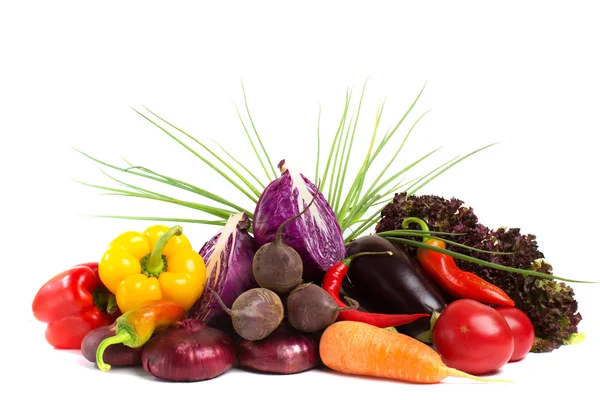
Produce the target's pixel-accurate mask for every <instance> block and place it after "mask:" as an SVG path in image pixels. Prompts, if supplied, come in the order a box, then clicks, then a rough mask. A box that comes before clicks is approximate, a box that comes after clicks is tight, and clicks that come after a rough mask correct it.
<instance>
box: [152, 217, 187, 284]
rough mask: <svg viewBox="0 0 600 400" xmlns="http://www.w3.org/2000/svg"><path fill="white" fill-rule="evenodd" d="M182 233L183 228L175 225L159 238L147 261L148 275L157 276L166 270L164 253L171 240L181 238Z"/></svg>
mask: <svg viewBox="0 0 600 400" xmlns="http://www.w3.org/2000/svg"><path fill="white" fill-rule="evenodd" d="M182 233H183V228H182V227H181V226H179V225H175V226H174V227H172V228H171V229H169V230H168V231H167V232H165V233H164V234H163V235H162V236H161V237H160V238H158V240H157V241H156V244H155V245H154V248H153V249H152V252H151V253H150V257H148V259H147V260H146V265H145V270H146V274H148V275H150V276H157V275H160V273H161V272H163V271H164V270H165V262H164V259H163V254H162V252H163V250H164V248H165V246H166V245H167V243H168V242H169V239H171V238H172V237H173V236H179V235H181V234H182Z"/></svg>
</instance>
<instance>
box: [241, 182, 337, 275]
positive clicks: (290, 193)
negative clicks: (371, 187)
mask: <svg viewBox="0 0 600 400" xmlns="http://www.w3.org/2000/svg"><path fill="white" fill-rule="evenodd" d="M297 176H299V177H300V178H301V182H295V181H293V177H292V175H291V174H290V171H289V170H286V171H285V172H283V173H282V174H281V176H280V177H279V178H277V179H275V180H274V181H272V182H271V183H270V184H269V185H267V187H266V188H265V190H264V191H263V193H262V195H261V196H260V198H259V199H258V202H257V204H256V208H255V210H254V219H253V220H252V232H253V234H254V238H255V240H256V242H257V243H258V245H260V246H262V245H263V244H265V243H268V242H272V241H273V240H275V235H276V232H277V229H278V228H279V226H280V225H281V224H282V223H283V222H285V221H286V220H288V219H289V218H291V217H293V216H294V215H296V214H298V213H300V212H301V211H302V210H303V208H304V207H306V206H307V205H308V203H309V202H310V200H311V199H312V196H314V194H315V193H316V192H317V187H316V186H315V185H314V184H313V183H312V182H311V181H310V180H309V179H307V178H306V177H304V176H303V175H302V174H298V175H297ZM296 180H298V179H296ZM294 184H295V185H297V186H299V185H302V187H305V188H306V189H307V190H308V193H310V196H311V198H308V199H304V201H303V206H302V207H299V205H298V196H299V190H298V189H297V187H294ZM315 210H317V211H316V213H315ZM317 213H318V215H317ZM318 220H320V221H323V223H324V225H321V226H319V225H318V224H317V223H316V221H318ZM282 238H283V242H284V243H285V244H287V245H288V246H290V247H292V248H293V249H294V250H296V251H297V252H298V254H299V255H300V258H302V262H303V279H304V280H305V281H308V280H315V279H316V280H318V279H320V278H322V277H323V275H324V274H325V272H327V270H329V268H331V266H332V265H333V264H335V263H336V262H338V261H340V260H342V259H343V258H344V255H345V253H346V248H345V245H344V238H343V235H342V230H341V228H340V225H339V224H338V222H337V219H336V217H335V214H334V212H333V210H332V209H331V206H330V205H329V203H328V202H327V199H326V198H325V196H323V194H322V193H320V192H319V193H318V194H317V197H316V199H315V201H314V203H313V206H311V208H310V209H309V210H307V211H306V212H305V213H304V214H303V215H301V216H300V217H298V218H296V219H295V220H293V221H292V222H290V223H289V224H288V225H287V226H286V227H285V229H284V230H283V232H282Z"/></svg>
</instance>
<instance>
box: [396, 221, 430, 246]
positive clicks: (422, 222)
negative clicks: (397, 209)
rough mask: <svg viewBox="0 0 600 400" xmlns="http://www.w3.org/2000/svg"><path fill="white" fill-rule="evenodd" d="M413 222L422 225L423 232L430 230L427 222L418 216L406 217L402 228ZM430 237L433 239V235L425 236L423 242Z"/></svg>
mask: <svg viewBox="0 0 600 400" xmlns="http://www.w3.org/2000/svg"><path fill="white" fill-rule="evenodd" d="M411 222H414V223H416V224H419V226H420V227H421V230H422V231H423V232H429V227H428V226H427V223H426V222H425V221H423V220H422V219H421V218H416V217H409V218H405V219H404V221H402V228H403V229H406V228H408V225H410V223H411ZM429 239H431V235H424V236H423V242H427V241H428V240H429Z"/></svg>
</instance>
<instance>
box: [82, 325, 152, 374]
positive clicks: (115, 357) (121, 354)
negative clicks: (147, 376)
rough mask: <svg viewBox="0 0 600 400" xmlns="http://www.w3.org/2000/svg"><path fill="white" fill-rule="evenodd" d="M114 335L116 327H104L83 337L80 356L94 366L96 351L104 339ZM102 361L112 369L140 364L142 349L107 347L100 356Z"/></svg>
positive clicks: (120, 346)
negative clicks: (112, 367)
mask: <svg viewBox="0 0 600 400" xmlns="http://www.w3.org/2000/svg"><path fill="white" fill-rule="evenodd" d="M115 334H116V325H114V324H113V325H105V326H101V327H100V328H96V329H94V330H92V331H90V332H88V333H87V335H85V337H84V338H83V341H82V342H81V354H82V355H83V356H84V357H85V358H86V360H88V361H90V362H93V363H94V364H96V350H97V349H98V346H99V345H100V342H102V341H103V340H104V339H106V338H107V337H110V336H114V335H115ZM102 357H103V360H104V361H105V362H106V363H107V364H110V365H112V366H114V367H116V366H121V367H124V366H132V365H141V364H142V348H141V347H137V348H132V347H129V346H125V345H124V344H122V343H117V344H114V345H112V346H109V347H107V349H106V350H105V351H104V355H103V356H102Z"/></svg>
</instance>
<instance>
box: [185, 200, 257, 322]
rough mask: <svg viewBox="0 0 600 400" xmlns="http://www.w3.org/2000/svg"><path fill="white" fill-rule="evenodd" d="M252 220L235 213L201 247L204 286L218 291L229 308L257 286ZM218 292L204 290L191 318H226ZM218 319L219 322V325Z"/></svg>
mask: <svg viewBox="0 0 600 400" xmlns="http://www.w3.org/2000/svg"><path fill="white" fill-rule="evenodd" d="M248 228H250V220H249V219H248V215H247V214H246V213H244V212H240V213H237V214H233V215H231V216H230V217H229V220H228V221H227V224H226V225H225V227H224V228H223V229H221V230H220V231H219V232H218V233H217V234H216V235H215V236H213V237H212V238H211V239H210V240H209V241H208V242H206V243H205V244H204V246H202V248H201V249H200V252H199V253H200V255H201V256H202V258H203V259H204V263H205V264H206V283H205V285H206V286H208V287H210V288H212V289H213V290H214V291H216V292H217V293H218V294H219V296H220V297H221V298H222V299H223V302H224V303H225V305H227V307H231V305H232V304H233V302H234V301H235V299H236V298H237V297H238V296H239V295H240V294H242V293H243V292H245V291H246V290H249V289H252V288H255V287H258V284H257V283H256V281H255V280H254V275H253V273H252V260H253V258H254V253H255V252H256V250H257V249H258V246H257V245H256V242H255V241H254V239H253V238H252V236H250V234H249V233H248ZM226 316H227V315H226V314H225V312H224V311H223V309H222V308H221V307H220V306H219V303H218V302H217V299H216V298H215V295H214V294H213V293H212V292H211V291H210V290H207V289H205V290H204V292H203V293H202V296H201V297H200V299H198V301H197V302H196V304H194V306H193V307H192V308H191V309H190V310H189V311H188V317H189V318H190V319H195V320H198V321H200V322H202V323H204V324H209V323H210V322H214V321H213V320H219V319H226V318H225V317H226ZM219 323H220V322H217V323H216V325H219Z"/></svg>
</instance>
